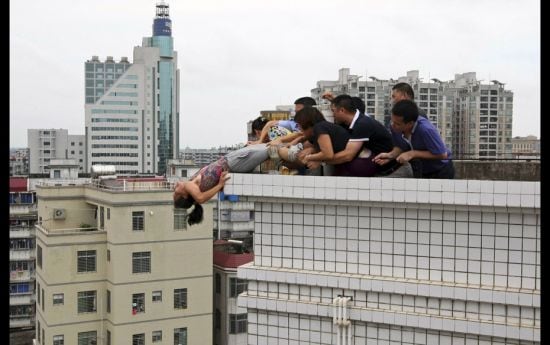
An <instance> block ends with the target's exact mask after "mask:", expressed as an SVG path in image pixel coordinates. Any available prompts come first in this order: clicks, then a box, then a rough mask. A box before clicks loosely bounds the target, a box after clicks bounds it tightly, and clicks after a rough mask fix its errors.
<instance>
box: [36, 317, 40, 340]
mask: <svg viewBox="0 0 550 345" xmlns="http://www.w3.org/2000/svg"><path fill="white" fill-rule="evenodd" d="M36 330H37V331H38V332H36V337H37V338H38V343H40V321H36Z"/></svg>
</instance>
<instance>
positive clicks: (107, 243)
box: [36, 179, 212, 345]
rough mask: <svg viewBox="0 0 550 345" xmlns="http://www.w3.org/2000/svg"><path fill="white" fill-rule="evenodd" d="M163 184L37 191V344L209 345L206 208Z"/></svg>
mask: <svg viewBox="0 0 550 345" xmlns="http://www.w3.org/2000/svg"><path fill="white" fill-rule="evenodd" d="M172 189H173V185H171V184H168V183H167V182H166V181H165V180H163V179H145V180H143V179H125V180H105V181H104V182H103V183H99V182H98V181H95V180H93V181H92V182H90V183H85V184H77V183H74V184H73V183H71V181H66V182H65V183H63V184H62V185H61V186H60V185H59V181H55V180H50V181H42V183H41V184H39V185H38V186H37V193H36V194H37V197H38V200H39V202H38V217H39V223H38V224H37V225H36V265H37V267H36V291H37V298H36V343H37V344H48V345H49V344H78V345H91V344H98V345H110V344H113V345H114V344H117V345H119V344H120V345H124V344H128V345H130V344H132V345H134V344H151V343H159V344H174V345H176V344H181V345H185V344H211V343H212V232H211V231H212V221H211V219H212V206H211V205H210V204H205V205H204V221H203V223H201V224H200V225H195V226H187V223H186V212H184V210H183V211H181V210H177V209H174V208H173V201H172Z"/></svg>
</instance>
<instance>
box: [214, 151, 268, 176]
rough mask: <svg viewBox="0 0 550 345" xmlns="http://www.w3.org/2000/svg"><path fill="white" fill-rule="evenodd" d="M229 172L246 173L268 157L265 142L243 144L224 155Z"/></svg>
mask: <svg viewBox="0 0 550 345" xmlns="http://www.w3.org/2000/svg"><path fill="white" fill-rule="evenodd" d="M225 158H226V159H227V165H228V166H229V172H234V173H248V172H251V171H253V170H254V169H255V168H256V167H257V166H258V165H260V164H261V163H262V162H263V161H265V160H266V159H268V158H269V155H268V153H267V146H266V144H257V145H249V146H245V147H243V148H242V149H239V150H236V151H232V152H229V153H228V154H227V155H225Z"/></svg>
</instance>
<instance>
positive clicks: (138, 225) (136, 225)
mask: <svg viewBox="0 0 550 345" xmlns="http://www.w3.org/2000/svg"><path fill="white" fill-rule="evenodd" d="M144 218H145V212H144V211H134V212H132V230H134V231H142V230H145V228H144V227H143V221H144Z"/></svg>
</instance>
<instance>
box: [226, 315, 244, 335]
mask: <svg viewBox="0 0 550 345" xmlns="http://www.w3.org/2000/svg"><path fill="white" fill-rule="evenodd" d="M246 325H247V317H246V314H229V334H237V333H246V331H247V329H246Z"/></svg>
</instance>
